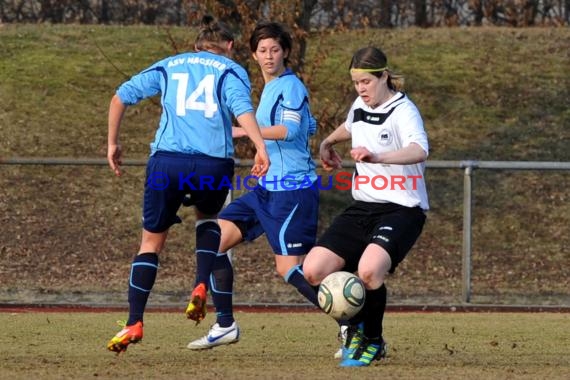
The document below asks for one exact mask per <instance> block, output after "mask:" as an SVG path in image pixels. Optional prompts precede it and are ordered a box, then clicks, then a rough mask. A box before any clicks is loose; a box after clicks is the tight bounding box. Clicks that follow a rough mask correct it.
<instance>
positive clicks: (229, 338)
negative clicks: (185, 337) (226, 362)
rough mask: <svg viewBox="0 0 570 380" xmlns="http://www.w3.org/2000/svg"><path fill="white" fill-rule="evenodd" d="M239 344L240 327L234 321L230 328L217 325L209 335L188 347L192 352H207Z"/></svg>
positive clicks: (189, 344) (211, 329)
mask: <svg viewBox="0 0 570 380" xmlns="http://www.w3.org/2000/svg"><path fill="white" fill-rule="evenodd" d="M237 342H239V326H238V324H237V322H235V321H234V323H232V325H231V326H230V327H220V325H219V324H217V323H216V324H215V325H213V326H212V327H211V328H210V331H209V332H208V335H206V336H203V337H201V338H200V339H196V340H194V341H192V342H190V343H188V346H187V347H188V348H189V349H191V350H205V349H208V348H213V347H216V346H221V345H224V344H232V343H237Z"/></svg>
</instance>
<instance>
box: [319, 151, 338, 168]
mask: <svg viewBox="0 0 570 380" xmlns="http://www.w3.org/2000/svg"><path fill="white" fill-rule="evenodd" d="M319 154H320V157H321V164H322V165H323V169H325V170H326V171H327V172H330V171H332V170H334V169H341V168H342V157H341V156H340V155H339V154H338V152H337V151H336V150H334V148H333V147H332V146H328V147H327V146H324V145H321V147H320V149H319Z"/></svg>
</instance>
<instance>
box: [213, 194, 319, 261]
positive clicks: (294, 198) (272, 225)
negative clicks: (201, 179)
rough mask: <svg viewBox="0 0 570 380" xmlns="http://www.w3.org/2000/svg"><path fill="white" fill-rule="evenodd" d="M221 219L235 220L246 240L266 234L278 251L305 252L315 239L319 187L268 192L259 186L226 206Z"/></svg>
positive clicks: (274, 250)
mask: <svg viewBox="0 0 570 380" xmlns="http://www.w3.org/2000/svg"><path fill="white" fill-rule="evenodd" d="M219 218H220V219H225V220H229V221H232V222H233V223H235V225H236V226H237V227H238V228H239V229H240V231H241V233H242V236H243V238H244V240H246V241H252V240H255V239H257V238H258V237H259V236H261V235H262V234H263V233H265V234H266V236H267V240H268V241H269V244H270V245H271V248H272V249H273V252H274V253H275V254H278V255H284V256H287V255H291V256H299V255H305V254H307V253H308V252H309V250H310V249H311V248H312V247H313V246H314V245H315V241H316V236H317V221H318V218H319V189H318V187H317V186H313V187H311V188H307V189H298V190H290V191H268V190H266V189H264V188H263V187H256V188H255V189H254V190H253V191H251V192H249V193H246V194H245V195H243V196H241V197H239V198H237V199H236V200H234V201H233V202H232V203H230V204H229V205H228V206H227V207H226V208H224V209H223V210H222V212H221V213H220V215H219Z"/></svg>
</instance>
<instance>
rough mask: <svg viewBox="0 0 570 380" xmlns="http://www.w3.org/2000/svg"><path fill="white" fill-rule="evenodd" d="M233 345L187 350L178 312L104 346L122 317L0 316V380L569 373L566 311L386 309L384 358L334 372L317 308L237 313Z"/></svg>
mask: <svg viewBox="0 0 570 380" xmlns="http://www.w3.org/2000/svg"><path fill="white" fill-rule="evenodd" d="M236 315H237V318H238V321H239V323H240V326H241V329H242V339H241V341H240V342H239V343H238V344H234V345H231V346H222V347H218V348H216V349H213V350H205V351H198V352H197V351H190V350H188V349H186V344H187V343H188V342H189V341H190V340H193V339H196V338H198V337H200V336H202V334H205V333H206V331H207V329H208V326H209V324H210V323H213V319H214V316H213V314H209V315H208V316H207V318H206V320H205V321H204V322H203V323H202V324H200V325H199V326H194V324H193V323H191V322H190V321H188V320H186V319H185V317H184V315H183V313H182V312H180V313H159V312H151V313H147V315H146V318H145V336H144V340H143V341H142V342H140V343H138V344H136V345H131V346H130V347H129V349H128V350H127V352H126V353H124V354H122V355H119V356H117V355H115V354H113V353H111V352H108V351H107V350H106V347H105V345H106V343H107V341H108V340H109V339H110V338H111V337H112V336H113V335H114V334H115V333H116V332H117V331H118V330H119V327H118V326H116V325H115V324H114V322H115V320H117V319H120V318H124V317H125V313H116V312H110V313H79V312H71V313H69V312H68V313H52V312H38V313H0V324H1V325H2V326H3V329H2V330H1V331H0V378H2V379H4V378H6V379H7V378H10V379H29V378H41V379H61V378H73V379H84V378H91V379H93V378H101V379H107V378H124V379H171V378H199V379H201V380H202V379H213V378H228V379H343V380H344V379H347V378H358V379H369V378H370V379H372V378H375V379H378V378H381V379H396V378H398V379H411V378H414V379H473V378H484V379H533V380H534V379H545V378H548V379H567V378H570V364H569V363H568V353H570V331H569V330H568V325H569V323H570V315H568V314H563V313H390V312H389V313H388V314H387V315H386V320H385V323H384V325H385V338H386V340H387V341H388V343H389V354H388V358H387V359H386V360H383V361H381V362H375V363H374V364H373V365H372V366H371V367H368V368H350V369H347V368H340V367H338V361H337V360H335V359H334V358H333V354H334V352H335V351H336V350H337V348H338V343H337V339H336V332H337V329H336V323H335V322H334V321H333V320H332V319H330V318H328V317H326V316H324V315H322V314H319V313H250V312H239V313H237V314H236Z"/></svg>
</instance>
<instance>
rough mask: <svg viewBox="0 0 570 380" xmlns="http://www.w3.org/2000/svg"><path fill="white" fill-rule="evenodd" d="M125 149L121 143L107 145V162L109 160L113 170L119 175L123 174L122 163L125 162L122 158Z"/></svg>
mask: <svg viewBox="0 0 570 380" xmlns="http://www.w3.org/2000/svg"><path fill="white" fill-rule="evenodd" d="M122 155H123V151H122V149H121V145H120V144H109V145H108V146H107V162H109V166H110V167H111V170H112V171H113V172H114V173H115V175H116V176H117V177H120V176H121V174H122V173H121V165H122V164H123V160H122Z"/></svg>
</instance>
